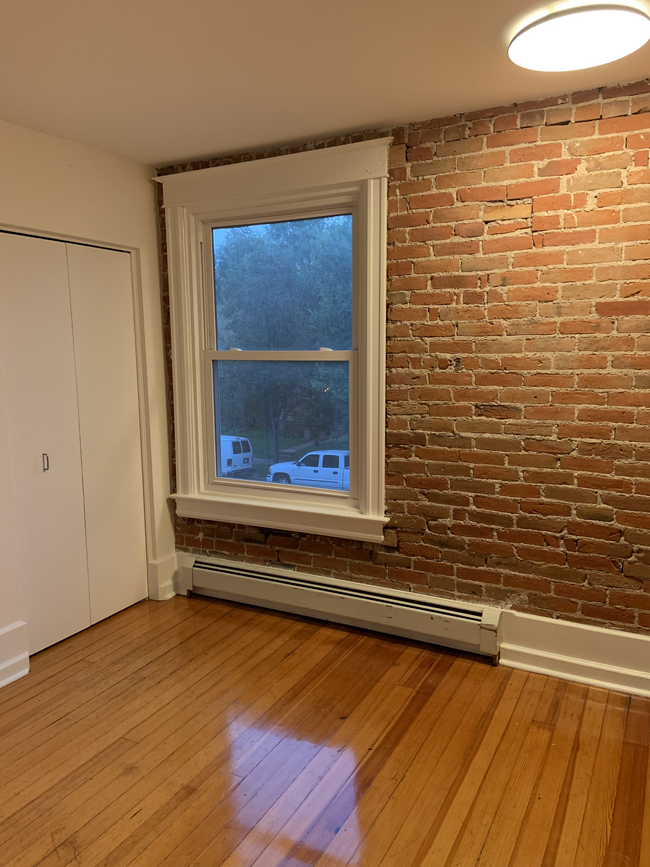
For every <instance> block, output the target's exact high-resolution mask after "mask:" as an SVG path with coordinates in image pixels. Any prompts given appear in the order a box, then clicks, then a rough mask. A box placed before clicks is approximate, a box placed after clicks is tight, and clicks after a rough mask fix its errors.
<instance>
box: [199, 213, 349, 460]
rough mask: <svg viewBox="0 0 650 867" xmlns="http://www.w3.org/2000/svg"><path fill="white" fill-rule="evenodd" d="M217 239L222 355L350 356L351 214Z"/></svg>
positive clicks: (236, 231)
mask: <svg viewBox="0 0 650 867" xmlns="http://www.w3.org/2000/svg"><path fill="white" fill-rule="evenodd" d="M212 237H213V248H214V266H215V310H216V327H217V347H216V348H217V349H218V350H228V349H243V350H256V351H264V350H318V349H320V348H321V347H326V348H328V349H336V350H348V349H352V215H351V214H344V215H342V216H335V217H319V218H316V219H310V220H290V221H285V222H280V223H264V224H261V225H249V226H235V227H232V228H223V229H213V231H212ZM254 450H255V449H254Z"/></svg>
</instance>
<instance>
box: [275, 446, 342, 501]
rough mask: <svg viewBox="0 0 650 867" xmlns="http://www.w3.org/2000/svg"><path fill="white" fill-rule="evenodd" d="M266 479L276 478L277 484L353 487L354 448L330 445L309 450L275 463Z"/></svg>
mask: <svg viewBox="0 0 650 867" xmlns="http://www.w3.org/2000/svg"><path fill="white" fill-rule="evenodd" d="M266 481H267V482H275V483H276V485H302V487H305V488H327V489H328V490H330V491H349V490H350V452H345V451H338V450H337V449H327V450H326V451H319V452H308V453H307V454H306V455H304V456H303V457H302V458H300V460H299V461H293V462H291V463H289V462H286V463H281V464H272V465H271V466H270V467H269V474H268V476H267V477H266Z"/></svg>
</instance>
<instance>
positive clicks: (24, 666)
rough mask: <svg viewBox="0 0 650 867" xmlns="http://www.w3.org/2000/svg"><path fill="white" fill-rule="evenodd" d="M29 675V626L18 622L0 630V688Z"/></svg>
mask: <svg viewBox="0 0 650 867" xmlns="http://www.w3.org/2000/svg"><path fill="white" fill-rule="evenodd" d="M28 673H29V642H28V638H27V624H26V623H25V621H24V620H17V621H16V622H15V623H11V624H10V625H9V626H5V627H3V628H2V629H0V687H3V686H6V685H7V684H8V683H13V681H14V680H18V678H19V677H24V676H25V675H26V674H28Z"/></svg>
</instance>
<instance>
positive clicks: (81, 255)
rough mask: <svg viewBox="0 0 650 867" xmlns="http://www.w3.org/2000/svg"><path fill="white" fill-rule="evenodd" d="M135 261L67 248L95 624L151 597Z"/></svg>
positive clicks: (108, 252) (111, 253)
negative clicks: (146, 528) (136, 328)
mask: <svg viewBox="0 0 650 867" xmlns="http://www.w3.org/2000/svg"><path fill="white" fill-rule="evenodd" d="M130 260H131V257H130V254H128V253H121V252H119V251H115V250H105V249H102V248H98V247H85V246H80V245H74V244H69V245H68V269H69V277H70V298H71V304H72V322H73V335H74V352H75V363H76V372H77V389H78V399H79V427H80V431H81V455H82V466H83V480H84V501H85V511H86V540H87V547H88V576H89V587H90V612H91V620H92V622H93V623H96V622H97V621H98V620H102V619H103V618H105V617H108V616H109V615H111V614H114V613H115V612H116V611H120V610H121V609H123V608H126V607H127V606H128V605H132V604H133V603H135V602H138V601H139V600H140V599H144V598H145V597H146V596H147V575H146V563H147V561H146V549H145V536H144V502H143V484H142V455H141V447H140V420H139V411H138V390H137V374H136V356H135V333H134V319H133V294H132V284H131V261H130Z"/></svg>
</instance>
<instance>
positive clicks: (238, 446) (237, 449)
mask: <svg viewBox="0 0 650 867" xmlns="http://www.w3.org/2000/svg"><path fill="white" fill-rule="evenodd" d="M232 453H233V455H240V454H241V443H240V442H238V441H237V440H233V444H232Z"/></svg>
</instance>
